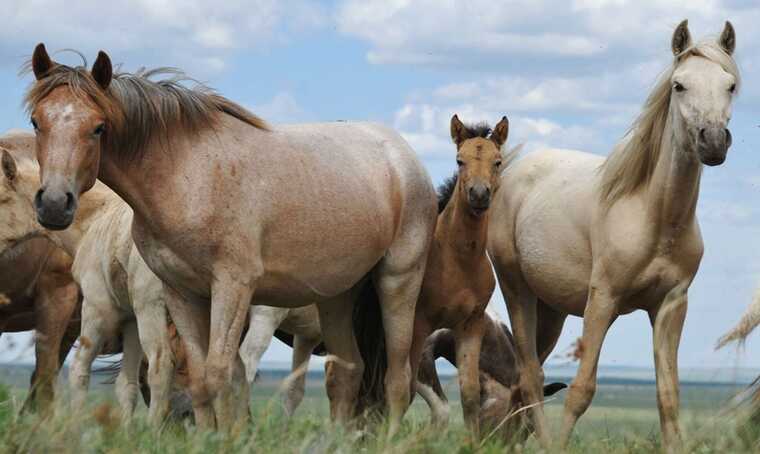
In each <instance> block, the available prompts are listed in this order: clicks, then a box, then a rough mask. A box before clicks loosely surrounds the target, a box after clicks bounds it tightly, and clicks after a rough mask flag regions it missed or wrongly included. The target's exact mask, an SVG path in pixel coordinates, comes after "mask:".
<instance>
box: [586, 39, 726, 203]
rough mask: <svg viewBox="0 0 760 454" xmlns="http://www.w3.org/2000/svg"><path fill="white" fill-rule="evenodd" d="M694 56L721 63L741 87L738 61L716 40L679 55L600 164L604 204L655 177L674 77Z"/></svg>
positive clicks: (688, 49)
mask: <svg viewBox="0 0 760 454" xmlns="http://www.w3.org/2000/svg"><path fill="white" fill-rule="evenodd" d="M691 56H699V57H704V58H706V59H708V60H710V61H713V62H715V63H717V64H719V65H720V66H721V67H722V68H723V70H725V71H726V72H728V73H729V74H731V75H732V76H734V77H735V78H736V86H737V90H738V87H739V82H740V79H739V68H738V67H737V65H736V61H735V60H734V59H733V57H731V55H729V54H728V53H726V52H725V51H724V50H723V49H722V48H721V47H720V45H719V44H717V42H714V41H702V42H699V43H697V44H695V45H693V46H691V47H689V48H687V49H686V50H684V51H683V52H682V53H680V54H679V55H677V56H676V57H675V59H674V60H673V64H672V66H671V67H670V68H668V69H667V70H666V71H665V72H664V73H663V74H662V75H661V76H660V79H659V80H658V82H657V84H656V85H655V87H654V90H653V91H652V93H650V95H649V97H648V98H647V100H646V102H645V103H644V108H643V109H642V112H641V113H640V114H639V116H638V118H636V121H634V122H633V125H631V127H630V129H629V130H628V132H627V133H626V134H625V136H624V137H623V140H621V141H620V142H619V143H618V144H617V145H616V146H615V148H614V150H613V152H612V153H611V154H610V155H609V157H608V158H607V159H606V160H605V162H604V163H603V164H602V166H601V167H600V171H601V173H602V176H601V177H602V181H601V191H600V195H601V198H602V204H603V205H604V206H605V207H607V208H609V207H610V206H612V205H613V204H614V203H615V202H616V201H617V200H619V199H620V198H621V197H623V196H626V195H628V194H631V193H633V192H635V191H636V190H638V189H639V188H641V187H642V186H645V185H646V184H647V183H648V182H649V180H650V179H651V178H652V174H653V173H654V168H655V166H656V165H657V160H658V159H659V157H660V149H661V147H662V138H663V133H664V132H665V123H666V122H667V119H668V112H669V109H670V96H671V92H672V91H671V86H670V84H671V81H670V79H671V77H672V76H673V72H674V71H675V69H676V68H677V67H678V65H679V64H680V63H681V62H682V61H684V60H685V59H686V58H688V57H691Z"/></svg>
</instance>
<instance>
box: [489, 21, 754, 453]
mask: <svg viewBox="0 0 760 454" xmlns="http://www.w3.org/2000/svg"><path fill="white" fill-rule="evenodd" d="M734 47H735V34H734V29H733V27H732V26H731V24H730V23H726V26H725V29H724V30H723V33H722V35H721V36H720V39H719V40H718V42H717V43H716V42H707V41H705V42H700V43H698V44H692V41H691V36H690V34H689V30H688V26H687V22H686V21H684V22H682V23H681V24H680V25H679V26H678V28H677V29H676V30H675V34H674V35H673V38H672V49H673V54H674V55H675V59H674V61H673V64H672V66H671V67H670V68H668V70H667V72H666V73H665V74H664V76H663V77H662V79H661V80H660V81H659V82H658V84H657V85H656V87H655V88H654V91H653V92H652V93H651V94H650V96H649V98H648V99H647V101H646V104H645V106H644V110H643V112H642V113H641V114H640V116H639V118H638V119H637V120H636V122H635V123H634V124H633V126H632V128H631V130H630V132H629V134H628V135H627V137H626V138H625V140H624V141H622V142H621V143H620V144H619V145H618V146H617V147H616V148H615V150H614V151H613V153H612V154H611V155H610V156H609V157H608V158H607V159H606V160H605V159H603V158H601V157H598V156H595V155H591V154H586V153H580V152H573V151H562V150H545V151H542V152H537V153H534V154H531V155H528V156H527V157H525V158H523V159H521V160H519V161H518V162H516V163H515V164H514V165H512V166H511V167H509V168H508V169H507V170H506V171H505V174H504V175H503V181H502V185H503V186H502V190H501V191H500V192H499V194H498V195H497V197H496V199H495V200H494V204H495V205H494V207H493V208H492V210H493V212H492V217H491V222H490V225H489V247H488V249H489V253H490V255H491V257H492V259H493V263H494V267H495V269H496V271H497V274H498V278H499V284H500V286H501V289H502V292H503V293H504V297H505V299H506V300H507V307H508V309H509V314H510V319H511V321H512V328H513V331H514V337H515V342H516V346H517V353H518V356H519V358H520V360H521V363H522V367H521V380H520V382H521V388H522V389H523V392H524V396H525V399H526V403H527V404H531V403H537V402H540V401H541V399H542V384H543V372H542V370H541V364H542V362H543V361H544V360H545V359H546V357H547V356H548V355H549V353H550V352H551V350H552V349H553V347H554V345H555V343H556V342H557V338H558V337H559V335H560V332H561V330H562V325H563V323H564V320H565V317H566V316H567V314H573V315H576V316H582V317H584V324H583V337H582V342H581V346H582V350H581V351H582V354H581V359H580V367H579V369H578V373H577V375H576V378H575V380H574V382H573V384H572V385H571V386H570V390H569V393H568V396H567V400H566V401H565V410H564V419H563V425H562V432H561V437H560V441H561V443H562V445H563V446H564V445H566V444H567V442H568V440H569V438H570V435H571V433H572V430H573V427H574V426H575V423H576V421H577V420H578V418H579V417H580V416H581V415H582V414H583V412H584V411H585V410H586V409H587V408H588V406H589V404H590V402H591V399H592V397H593V395H594V392H595V389H596V370H597V363H598V360H599V352H600V350H601V346H602V342H603V340H604V337H605V334H606V333H607V330H608V328H609V326H610V325H611V324H612V322H613V321H614V320H615V319H616V318H617V316H618V315H621V314H626V313H629V312H631V311H634V310H637V309H642V310H645V311H647V312H648V313H649V317H650V320H651V323H652V326H653V329H654V351H655V355H654V356H655V368H656V375H657V398H658V404H659V410H660V424H661V428H662V432H663V441H664V444H665V446H666V447H667V448H669V449H672V448H674V447H675V446H677V445H678V443H679V441H680V433H679V428H678V371H677V352H678V344H679V341H680V337H681V330H682V326H683V322H684V318H685V316H686V307H687V290H688V288H689V285H690V284H691V282H692V279H693V278H694V275H695V274H696V272H697V268H698V267H699V263H700V260H701V258H702V251H703V245H702V238H701V235H700V230H699V225H698V223H697V219H696V216H695V211H696V205H697V198H698V195H699V182H700V177H701V175H702V168H703V164H705V165H710V166H715V165H719V164H721V163H723V161H724V160H725V158H726V153H727V151H728V148H729V146H730V145H731V134H730V132H729V131H728V129H726V128H727V126H728V122H729V119H730V118H731V105H732V101H733V99H734V94H735V92H736V88H737V87H738V85H739V72H738V68H737V66H736V63H735V61H734V59H733V58H732V56H731V55H732V53H733V51H734ZM531 411H532V413H533V414H532V416H533V419H534V422H535V427H536V435H537V436H538V438H539V440H540V441H541V443H542V444H543V445H544V446H546V445H548V441H549V438H548V433H547V428H546V424H545V419H544V415H543V408H542V406H541V405H537V406H535V407H534V408H532V410H531Z"/></svg>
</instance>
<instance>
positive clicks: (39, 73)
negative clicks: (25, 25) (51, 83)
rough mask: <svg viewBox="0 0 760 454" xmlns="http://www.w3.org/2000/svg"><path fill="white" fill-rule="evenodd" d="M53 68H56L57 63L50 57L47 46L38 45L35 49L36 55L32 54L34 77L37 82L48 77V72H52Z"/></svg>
mask: <svg viewBox="0 0 760 454" xmlns="http://www.w3.org/2000/svg"><path fill="white" fill-rule="evenodd" d="M53 66H55V63H53V60H51V59H50V55H48V53H47V49H45V45H44V44H42V43H39V44H37V47H35V48H34V53H33V54H32V72H34V77H35V78H36V79H37V80H40V79H42V78H43V77H45V76H47V74H48V71H50V70H51V69H52V68H53Z"/></svg>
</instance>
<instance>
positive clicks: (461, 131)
mask: <svg viewBox="0 0 760 454" xmlns="http://www.w3.org/2000/svg"><path fill="white" fill-rule="evenodd" d="M470 138H472V135H471V134H470V131H468V130H467V126H465V125H464V123H462V122H461V121H460V120H459V117H458V116H457V114H454V116H453V117H451V140H453V141H454V143H455V144H457V147H458V146H459V145H461V144H462V142H464V141H465V140H467V139H470Z"/></svg>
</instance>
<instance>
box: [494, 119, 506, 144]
mask: <svg viewBox="0 0 760 454" xmlns="http://www.w3.org/2000/svg"><path fill="white" fill-rule="evenodd" d="M508 135H509V120H507V117H501V121H500V122H499V123H498V124H497V125H496V126H495V127H494V128H493V132H492V133H491V140H493V142H494V143H495V144H496V146H498V147H499V148H501V146H502V145H504V143H505V142H506V141H507V136H508Z"/></svg>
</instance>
